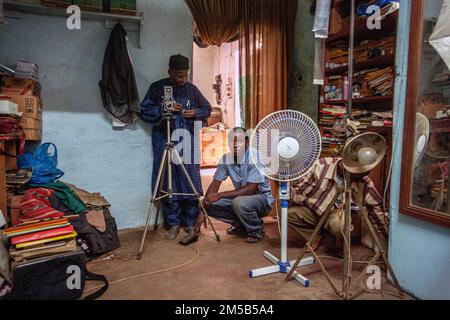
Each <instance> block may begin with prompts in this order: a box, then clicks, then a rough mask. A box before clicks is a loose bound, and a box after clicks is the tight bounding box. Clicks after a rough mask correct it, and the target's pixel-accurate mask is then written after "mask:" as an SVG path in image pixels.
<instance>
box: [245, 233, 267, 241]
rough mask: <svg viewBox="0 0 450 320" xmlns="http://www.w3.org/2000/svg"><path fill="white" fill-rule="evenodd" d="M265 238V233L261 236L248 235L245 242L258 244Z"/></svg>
mask: <svg viewBox="0 0 450 320" xmlns="http://www.w3.org/2000/svg"><path fill="white" fill-rule="evenodd" d="M263 238H264V231H263V232H262V234H261V235H254V234H248V235H247V237H246V238H245V242H247V243H257V242H260V241H261V240H262V239H263Z"/></svg>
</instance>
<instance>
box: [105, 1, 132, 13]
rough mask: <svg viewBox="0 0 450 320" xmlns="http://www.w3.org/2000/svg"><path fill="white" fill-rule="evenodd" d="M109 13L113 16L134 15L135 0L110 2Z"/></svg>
mask: <svg viewBox="0 0 450 320" xmlns="http://www.w3.org/2000/svg"><path fill="white" fill-rule="evenodd" d="M109 11H110V12H111V13H115V14H127V15H136V0H110V1H109Z"/></svg>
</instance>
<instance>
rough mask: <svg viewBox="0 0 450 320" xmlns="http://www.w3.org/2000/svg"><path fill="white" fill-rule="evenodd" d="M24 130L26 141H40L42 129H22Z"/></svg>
mask: <svg viewBox="0 0 450 320" xmlns="http://www.w3.org/2000/svg"><path fill="white" fill-rule="evenodd" d="M23 132H25V140H28V141H41V140H42V129H23Z"/></svg>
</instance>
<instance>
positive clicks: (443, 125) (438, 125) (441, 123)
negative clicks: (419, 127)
mask: <svg viewBox="0 0 450 320" xmlns="http://www.w3.org/2000/svg"><path fill="white" fill-rule="evenodd" d="M430 125H431V130H436V129H447V128H450V119H431V120H430Z"/></svg>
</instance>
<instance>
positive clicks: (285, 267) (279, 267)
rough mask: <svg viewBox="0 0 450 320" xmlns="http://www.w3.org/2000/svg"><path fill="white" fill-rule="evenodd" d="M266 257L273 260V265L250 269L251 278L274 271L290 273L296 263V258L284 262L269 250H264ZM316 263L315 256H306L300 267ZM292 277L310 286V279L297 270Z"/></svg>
mask: <svg viewBox="0 0 450 320" xmlns="http://www.w3.org/2000/svg"><path fill="white" fill-rule="evenodd" d="M264 257H266V259H267V260H269V261H270V262H272V263H273V264H274V265H273V266H268V267H264V268H259V269H254V270H250V271H249V272H248V275H249V277H250V278H256V277H260V276H265V275H268V274H272V273H278V272H279V273H289V272H290V271H291V266H292V265H294V263H295V260H292V261H288V262H282V261H280V259H278V258H276V257H275V256H274V255H273V254H271V253H270V252H269V251H264ZM313 263H314V258H313V257H306V258H303V259H302V260H301V261H300V264H299V267H303V266H307V265H310V264H313ZM292 277H293V278H294V279H295V280H297V281H298V282H300V283H301V284H302V285H303V286H305V287H309V279H308V278H306V277H304V276H303V275H301V274H300V273H298V272H297V271H294V273H293V274H292Z"/></svg>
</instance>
